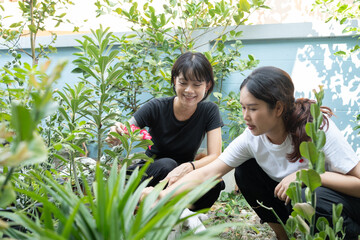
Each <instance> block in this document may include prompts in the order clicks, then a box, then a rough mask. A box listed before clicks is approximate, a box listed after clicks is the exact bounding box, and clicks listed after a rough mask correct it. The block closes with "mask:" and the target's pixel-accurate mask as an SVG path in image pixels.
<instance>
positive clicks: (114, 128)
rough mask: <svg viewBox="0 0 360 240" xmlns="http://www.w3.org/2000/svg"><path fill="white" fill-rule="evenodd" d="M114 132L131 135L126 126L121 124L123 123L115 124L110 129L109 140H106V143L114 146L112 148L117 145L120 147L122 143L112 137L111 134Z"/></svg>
mask: <svg viewBox="0 0 360 240" xmlns="http://www.w3.org/2000/svg"><path fill="white" fill-rule="evenodd" d="M112 132H115V133H118V134H119V135H121V136H122V135H124V134H129V132H128V130H127V129H126V126H125V124H123V123H121V122H117V123H115V125H114V126H112V127H110V132H109V134H108V136H107V138H106V139H105V141H106V142H107V143H108V144H109V145H112V146H115V145H119V144H121V141H120V139H118V138H116V137H114V136H112V135H111V134H110V133H112Z"/></svg>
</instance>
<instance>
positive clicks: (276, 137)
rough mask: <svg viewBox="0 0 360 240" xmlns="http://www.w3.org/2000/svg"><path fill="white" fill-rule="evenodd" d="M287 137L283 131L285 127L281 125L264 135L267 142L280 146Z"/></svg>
mask: <svg viewBox="0 0 360 240" xmlns="http://www.w3.org/2000/svg"><path fill="white" fill-rule="evenodd" d="M287 136H288V132H287V131H286V130H285V126H284V125H283V124H281V125H280V126H278V127H277V128H275V129H273V130H272V131H271V132H269V133H267V134H266V137H267V138H268V139H269V141H270V142H272V143H273V144H276V145H280V144H282V143H283V142H284V141H285V140H286V138H287Z"/></svg>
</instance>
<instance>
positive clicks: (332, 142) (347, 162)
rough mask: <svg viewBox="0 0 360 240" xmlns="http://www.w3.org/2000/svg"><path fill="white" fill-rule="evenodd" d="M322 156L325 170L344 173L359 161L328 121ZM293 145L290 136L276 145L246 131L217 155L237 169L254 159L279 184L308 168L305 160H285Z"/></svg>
mask: <svg viewBox="0 0 360 240" xmlns="http://www.w3.org/2000/svg"><path fill="white" fill-rule="evenodd" d="M325 135H326V143H325V146H324V148H323V151H324V153H325V169H326V171H332V172H339V173H343V174H345V173H348V172H349V171H350V170H351V169H353V168H354V167H355V166H356V164H357V163H358V162H359V157H358V156H357V155H356V153H355V152H354V150H353V149H352V148H351V146H350V144H349V143H348V142H347V141H346V140H345V138H344V137H343V135H342V134H341V132H340V131H339V129H338V128H337V127H336V125H335V123H334V122H333V121H332V120H331V119H329V127H328V130H326V127H325ZM292 150H293V145H292V143H291V136H290V135H288V136H287V138H286V140H285V141H284V142H283V143H282V144H280V145H277V144H273V143H271V142H270V141H269V139H268V138H267V137H266V135H265V134H262V135H259V136H254V135H253V134H252V133H251V132H250V130H249V129H248V128H246V129H245V131H244V132H243V133H242V134H241V135H240V136H239V137H237V138H236V139H235V140H234V141H232V142H231V143H230V145H229V146H228V147H227V148H226V149H225V150H224V152H223V153H222V154H221V155H220V157H219V158H220V159H221V160H222V161H223V162H225V163H226V164H227V165H229V166H230V167H238V166H240V165H241V164H242V163H244V162H245V161H247V160H249V159H250V158H255V159H256V161H257V163H258V164H259V166H260V167H261V168H262V169H263V170H264V171H265V172H266V173H267V174H268V175H269V177H271V178H272V179H273V180H275V181H277V182H280V181H281V180H282V179H283V178H284V177H286V176H288V175H289V174H291V173H293V172H295V171H297V170H299V169H306V168H308V160H307V159H305V158H302V159H303V160H304V161H299V159H298V161H296V162H289V160H288V159H287V158H286V156H287V154H289V153H291V152H292Z"/></svg>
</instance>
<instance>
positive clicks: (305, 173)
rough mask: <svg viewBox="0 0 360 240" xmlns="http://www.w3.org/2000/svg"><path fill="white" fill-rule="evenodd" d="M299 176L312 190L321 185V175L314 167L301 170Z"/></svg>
mask: <svg viewBox="0 0 360 240" xmlns="http://www.w3.org/2000/svg"><path fill="white" fill-rule="evenodd" d="M299 176H300V180H301V181H302V182H303V183H304V184H305V185H306V186H307V187H309V188H310V190H311V191H312V192H314V191H315V189H316V188H318V187H320V186H321V177H320V175H319V174H318V173H317V172H316V171H315V170H313V169H308V170H301V171H300V174H299Z"/></svg>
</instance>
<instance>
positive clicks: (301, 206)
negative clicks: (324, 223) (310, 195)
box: [293, 203, 315, 222]
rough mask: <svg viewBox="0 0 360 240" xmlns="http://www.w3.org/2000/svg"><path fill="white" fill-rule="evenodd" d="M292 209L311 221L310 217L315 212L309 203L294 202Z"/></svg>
mask: <svg viewBox="0 0 360 240" xmlns="http://www.w3.org/2000/svg"><path fill="white" fill-rule="evenodd" d="M293 209H294V211H295V212H296V213H297V214H299V215H300V216H302V217H303V218H305V219H306V220H307V221H308V222H311V218H312V216H313V215H314V214H315V209H314V208H313V207H312V206H311V205H310V204H309V203H296V204H295V205H294V207H293Z"/></svg>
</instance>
